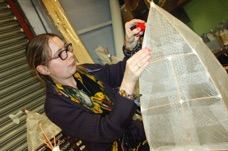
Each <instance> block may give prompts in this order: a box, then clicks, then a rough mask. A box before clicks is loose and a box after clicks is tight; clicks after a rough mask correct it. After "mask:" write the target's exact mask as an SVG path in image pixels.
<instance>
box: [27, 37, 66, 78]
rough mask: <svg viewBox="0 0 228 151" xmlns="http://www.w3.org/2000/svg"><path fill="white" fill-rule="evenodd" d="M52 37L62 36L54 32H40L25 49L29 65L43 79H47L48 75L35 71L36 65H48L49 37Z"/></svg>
mask: <svg viewBox="0 0 228 151" xmlns="http://www.w3.org/2000/svg"><path fill="white" fill-rule="evenodd" d="M53 37H58V38H60V39H61V40H62V38H61V37H59V36H58V35H56V34H51V33H47V34H40V35H37V36H35V37H34V38H32V39H31V40H30V41H29V42H28V44H27V46H26V49H25V55H26V60H27V63H28V65H29V67H30V68H31V69H32V70H34V71H35V72H36V74H37V76H38V77H39V78H40V79H41V80H44V81H45V80H47V78H48V77H47V76H45V75H42V74H40V73H39V72H37V70H36V67H37V66H38V65H48V62H49V57H50V53H51V49H50V47H49V39H50V38H53Z"/></svg>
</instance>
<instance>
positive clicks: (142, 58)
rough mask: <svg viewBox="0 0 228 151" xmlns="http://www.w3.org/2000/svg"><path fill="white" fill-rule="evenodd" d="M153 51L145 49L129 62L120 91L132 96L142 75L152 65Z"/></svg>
mask: <svg viewBox="0 0 228 151" xmlns="http://www.w3.org/2000/svg"><path fill="white" fill-rule="evenodd" d="M151 56H152V54H151V49H150V48H143V49H141V50H140V51H138V52H137V53H136V54H134V55H133V56H132V57H131V58H129V59H128V60H127V64H126V69H125V72H124V78H123V81H122V83H121V86H120V89H122V90H125V91H126V92H127V93H128V94H132V93H133V91H134V87H135V84H136V82H137V80H138V79H139V77H140V75H141V74H142V73H143V71H144V70H145V69H146V67H147V66H148V65H149V63H150V58H151Z"/></svg>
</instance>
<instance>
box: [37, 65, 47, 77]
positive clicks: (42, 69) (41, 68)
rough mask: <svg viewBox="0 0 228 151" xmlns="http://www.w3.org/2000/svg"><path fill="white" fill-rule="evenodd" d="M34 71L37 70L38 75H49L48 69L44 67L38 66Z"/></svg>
mask: <svg viewBox="0 0 228 151" xmlns="http://www.w3.org/2000/svg"><path fill="white" fill-rule="evenodd" d="M36 70H37V71H38V72H39V73H41V74H43V75H49V74H50V72H49V69H48V67H47V66H45V65H38V66H37V67H36Z"/></svg>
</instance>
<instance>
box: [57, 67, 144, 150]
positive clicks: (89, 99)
mask: <svg viewBox="0 0 228 151" xmlns="http://www.w3.org/2000/svg"><path fill="white" fill-rule="evenodd" d="M74 78H75V80H76V82H77V88H74V87H70V86H67V85H61V84H55V83H53V85H54V88H55V90H56V92H57V93H58V94H59V95H64V96H65V97H67V98H70V99H71V100H72V101H74V102H76V103H79V104H82V105H83V106H84V107H86V108H87V109H89V110H91V111H92V112H93V113H96V114H101V115H106V114H108V113H109V112H110V111H111V110H112V107H113V102H112V101H111V100H110V99H109V98H108V96H107V95H106V94H105V92H104V86H103V84H102V82H101V81H99V80H97V79H96V78H95V77H94V76H92V75H89V74H87V73H86V72H84V71H82V70H77V72H76V73H75V74H74ZM145 144H147V143H145V141H144V142H135V141H132V137H131V135H129V134H127V132H124V134H123V136H122V137H121V139H119V140H118V141H115V142H113V147H112V151H120V150H122V151H141V150H142V151H144V150H145V151H146V150H147V149H144V146H148V145H145ZM146 148H147V147H146Z"/></svg>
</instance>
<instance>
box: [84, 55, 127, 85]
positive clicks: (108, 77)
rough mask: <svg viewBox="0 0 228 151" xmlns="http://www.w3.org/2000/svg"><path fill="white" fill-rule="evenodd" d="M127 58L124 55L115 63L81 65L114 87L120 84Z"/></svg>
mask: <svg viewBox="0 0 228 151" xmlns="http://www.w3.org/2000/svg"><path fill="white" fill-rule="evenodd" d="M128 58H129V57H125V58H124V59H123V61H119V62H118V63H116V64H105V65H100V64H83V66H84V67H85V68H86V69H87V70H88V71H89V72H90V73H91V74H93V75H95V76H96V77H97V79H98V80H100V81H102V82H104V83H106V84H108V85H110V86H111V87H113V88H115V87H119V86H120V85H121V82H122V79H123V75H124V71H125V67H126V61H127V59H128Z"/></svg>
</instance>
